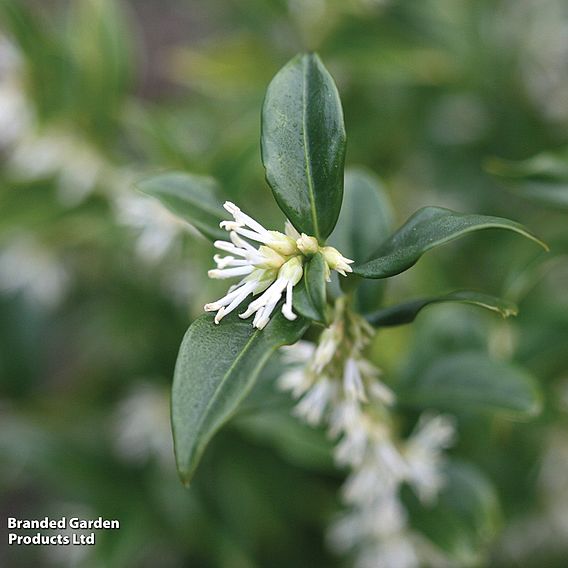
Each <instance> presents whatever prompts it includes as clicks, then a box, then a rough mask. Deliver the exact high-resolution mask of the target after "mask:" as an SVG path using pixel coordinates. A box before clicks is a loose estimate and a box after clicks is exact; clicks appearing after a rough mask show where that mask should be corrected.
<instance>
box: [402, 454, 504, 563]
mask: <svg viewBox="0 0 568 568" xmlns="http://www.w3.org/2000/svg"><path fill="white" fill-rule="evenodd" d="M444 474H445V481H446V483H445V486H444V487H443V489H442V491H441V492H440V494H439V496H438V499H437V501H436V502H435V503H434V504H433V505H432V506H430V507H429V506H427V505H423V504H421V503H420V502H419V501H418V499H417V498H416V497H414V496H413V495H410V492H409V491H407V492H406V493H405V495H404V497H405V504H406V506H407V507H408V509H409V511H410V517H409V518H410V524H411V526H412V527H413V528H414V529H416V530H417V531H419V532H421V533H422V534H424V535H425V536H426V537H427V538H428V539H430V540H431V541H432V542H433V543H434V544H435V545H436V546H438V547H439V548H440V549H441V550H443V551H444V552H445V553H446V554H447V555H448V556H449V557H450V558H451V559H452V560H454V561H455V562H457V565H459V566H478V565H480V564H479V563H480V561H481V560H482V559H483V553H484V552H485V550H484V549H485V548H486V547H487V546H488V545H490V544H491V541H492V539H493V538H494V537H495V534H496V531H497V529H498V528H499V524H500V520H501V510H500V506H499V501H498V497H497V492H496V490H495V488H494V487H493V485H492V483H491V481H490V480H489V479H487V477H485V475H483V473H482V472H481V471H479V470H478V469H477V468H475V467H473V466H471V465H467V464H463V463H459V462H455V461H453V462H450V463H449V464H448V466H447V467H446V470H445V472H444Z"/></svg>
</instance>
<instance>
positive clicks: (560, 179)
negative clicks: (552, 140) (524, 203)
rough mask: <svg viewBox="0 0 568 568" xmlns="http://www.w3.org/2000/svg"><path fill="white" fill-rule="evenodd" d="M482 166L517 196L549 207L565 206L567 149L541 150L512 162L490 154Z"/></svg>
mask: <svg viewBox="0 0 568 568" xmlns="http://www.w3.org/2000/svg"><path fill="white" fill-rule="evenodd" d="M486 169H487V171H489V172H490V173H491V174H493V175H494V176H497V177H499V178H501V179H502V181H503V183H504V185H505V187H506V188H507V189H509V190H511V191H512V192H514V193H516V194H517V195H519V196H520V197H523V198H525V199H528V200H530V201H534V202H536V203H540V204H542V205H547V206H550V207H554V208H558V209H563V210H567V209H568V151H567V149H566V148H564V149H562V150H560V151H555V152H543V153H542V154H538V155H536V156H534V157H532V158H529V159H528V160H522V161H519V162H513V161H509V160H499V159H497V158H494V159H492V160H490V161H488V163H487V164H486Z"/></svg>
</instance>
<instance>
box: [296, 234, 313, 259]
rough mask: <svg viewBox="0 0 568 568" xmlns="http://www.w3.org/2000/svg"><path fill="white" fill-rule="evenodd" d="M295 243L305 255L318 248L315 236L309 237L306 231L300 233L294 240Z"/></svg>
mask: <svg viewBox="0 0 568 568" xmlns="http://www.w3.org/2000/svg"><path fill="white" fill-rule="evenodd" d="M296 245H297V246H298V248H299V249H300V251H301V252H302V253H303V254H305V255H312V254H316V252H318V250H319V244H318V240H317V239H316V238H315V237H309V236H308V235H306V233H302V235H301V236H300V238H299V239H298V240H297V241H296Z"/></svg>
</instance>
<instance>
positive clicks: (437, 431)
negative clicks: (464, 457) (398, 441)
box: [404, 415, 455, 503]
mask: <svg viewBox="0 0 568 568" xmlns="http://www.w3.org/2000/svg"><path fill="white" fill-rule="evenodd" d="M454 438H455V425H454V422H453V421H452V420H451V419H450V417H448V416H439V415H438V416H436V415H434V416H433V415H423V416H421V417H420V420H419V421H418V424H417V426H416V428H415V429H414V432H413V433H412V435H411V436H410V438H408V440H407V442H406V448H405V452H404V453H405V458H406V461H407V464H408V477H409V479H408V481H409V483H410V484H411V485H412V486H413V487H414V488H415V490H416V492H417V493H418V496H419V497H420V499H421V500H422V501H423V502H425V503H428V502H432V501H433V500H434V499H435V497H436V496H437V494H438V493H439V491H440V489H441V488H442V486H443V484H444V476H443V473H442V471H441V469H442V464H443V461H444V457H443V450H445V449H447V448H448V447H450V446H451V445H452V443H453V441H454Z"/></svg>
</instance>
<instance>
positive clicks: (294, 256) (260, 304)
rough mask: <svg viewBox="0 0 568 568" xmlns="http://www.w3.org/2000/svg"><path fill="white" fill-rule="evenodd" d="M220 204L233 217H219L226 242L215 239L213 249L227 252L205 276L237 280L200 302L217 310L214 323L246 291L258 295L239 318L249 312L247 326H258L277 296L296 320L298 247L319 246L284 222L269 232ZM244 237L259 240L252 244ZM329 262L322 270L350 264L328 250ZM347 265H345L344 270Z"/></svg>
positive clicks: (299, 275) (240, 300) (299, 274)
mask: <svg viewBox="0 0 568 568" xmlns="http://www.w3.org/2000/svg"><path fill="white" fill-rule="evenodd" d="M224 208H225V209H226V210H227V211H228V212H229V213H230V214H231V215H232V216H233V221H222V222H221V224H220V226H221V228H223V229H225V230H227V231H228V232H229V239H230V240H229V241H215V243H214V244H215V247H216V248H218V249H219V250H222V251H224V252H225V253H228V255H227V256H221V255H215V257H214V260H215V262H216V264H217V268H216V269H214V270H210V271H209V277H210V278H221V279H223V278H235V277H241V278H242V279H241V281H240V282H239V283H238V284H236V285H235V286H232V287H231V288H230V289H229V291H228V293H227V294H226V295H225V296H223V297H222V298H220V299H219V300H217V301H216V302H211V303H209V304H206V305H205V311H207V312H217V314H216V316H215V323H217V324H218V323H219V322H220V321H221V320H222V319H223V317H225V316H226V315H227V314H229V313H231V312H232V311H233V310H235V309H236V308H237V307H238V306H240V305H241V304H242V303H243V302H244V301H245V299H246V298H248V297H249V296H250V295H253V296H256V295H259V294H261V295H260V296H259V297H258V298H257V299H256V300H253V301H252V302H251V303H250V304H249V306H248V308H247V309H246V310H245V312H244V313H242V314H240V317H241V318H248V317H250V316H252V315H253V314H254V319H253V326H254V327H256V328H258V329H263V328H264V327H265V326H266V324H267V323H268V321H269V320H270V316H271V315H272V312H273V311H274V309H275V308H276V305H277V304H278V302H279V301H280V299H281V298H282V296H283V295H285V302H284V304H283V306H282V313H283V314H284V316H285V317H286V318H287V319H289V320H294V319H296V314H295V313H294V312H293V311H292V295H293V288H294V286H295V285H296V284H298V282H299V281H300V280H301V279H302V276H303V273H304V270H303V263H304V258H305V254H304V252H303V250H302V249H304V251H309V253H310V254H313V253H315V252H317V251H318V250H321V251H322V252H323V253H324V256H325V249H329V248H330V247H323V248H320V247H319V244H318V242H317V240H316V239H315V238H314V237H309V236H308V235H304V234H302V235H300V234H299V233H298V231H296V229H295V228H294V227H293V226H292V225H291V224H290V223H289V222H287V223H286V229H285V233H280V232H278V231H269V230H267V229H265V228H264V227H263V226H262V225H261V224H260V223H258V222H257V221H255V220H254V219H253V218H252V217H249V216H248V215H246V214H245V213H243V212H242V211H241V210H240V209H239V208H238V207H237V206H236V205H235V204H234V203H231V202H230V201H227V202H225V204H224ZM249 241H254V242H257V243H262V244H261V245H260V246H259V247H258V248H255V247H254V246H253V245H252V244H251V243H250V242H249ZM333 250H334V251H335V252H336V254H335V255H332V256H333V266H331V264H328V266H327V268H328V270H331V269H333V268H334V267H335V266H337V267H338V268H337V270H338V271H339V272H341V273H342V274H344V275H345V270H344V267H345V266H347V268H349V265H348V264H347V263H349V262H352V261H350V260H348V259H345V258H344V257H343V256H341V254H340V253H339V252H337V251H336V250H335V249H333ZM350 270H351V269H349V271H350Z"/></svg>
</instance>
